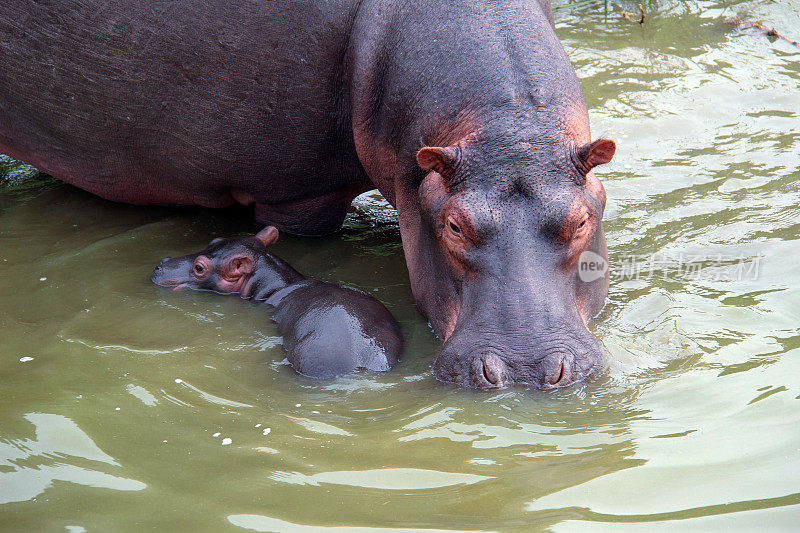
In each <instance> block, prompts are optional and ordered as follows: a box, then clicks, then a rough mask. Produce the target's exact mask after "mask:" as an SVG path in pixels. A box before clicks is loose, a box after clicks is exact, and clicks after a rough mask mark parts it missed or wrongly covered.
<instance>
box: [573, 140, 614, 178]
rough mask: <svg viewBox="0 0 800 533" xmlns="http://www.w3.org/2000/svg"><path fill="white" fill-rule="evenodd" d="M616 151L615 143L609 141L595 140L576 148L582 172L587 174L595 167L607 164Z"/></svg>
mask: <svg viewBox="0 0 800 533" xmlns="http://www.w3.org/2000/svg"><path fill="white" fill-rule="evenodd" d="M616 151H617V143H615V142H614V141H612V140H611V139H602V138H601V139H597V140H596V141H594V142H591V143H589V144H585V145H583V146H581V147H580V148H578V159H579V160H580V163H581V166H582V167H583V168H581V169H580V170H582V171H583V172H585V173H586V172H589V171H590V170H592V169H593V168H594V167H596V166H597V165H603V164H605V163H609V162H610V161H611V159H612V158H613V157H614V153H615V152H616Z"/></svg>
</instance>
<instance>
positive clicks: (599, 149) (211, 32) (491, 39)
mask: <svg viewBox="0 0 800 533" xmlns="http://www.w3.org/2000/svg"><path fill="white" fill-rule="evenodd" d="M0 72H2V73H3V74H2V75H1V76H0V152H5V153H8V154H9V155H12V156H14V157H17V158H19V159H22V160H24V161H26V162H28V163H31V164H33V165H35V166H37V167H39V168H41V169H42V170H45V171H47V172H49V173H50V174H52V175H54V176H56V177H58V178H61V179H63V180H65V181H67V182H69V183H73V184H75V185H77V186H79V187H82V188H84V189H86V190H88V191H91V192H94V193H96V194H99V195H101V196H104V197H106V198H109V199H112V200H118V201H124V202H132V203H139V204H195V205H203V206H209V207H222V206H226V205H231V204H234V203H241V204H246V205H253V206H254V209H255V216H256V218H257V219H259V220H260V221H262V222H265V223H270V224H273V225H275V226H277V227H279V228H280V229H282V230H286V231H290V232H293V233H299V234H305V235H318V234H323V233H328V232H332V231H335V230H336V229H338V228H339V226H340V224H341V223H342V220H343V218H344V216H345V213H346V210H347V207H348V205H349V204H350V202H351V200H352V199H353V198H354V196H356V195H357V194H359V193H361V192H363V191H366V190H370V189H374V188H377V189H379V190H380V192H381V193H382V194H383V195H384V196H385V197H386V199H387V200H388V201H389V202H391V203H392V205H394V206H395V207H396V209H397V212H398V216H399V224H400V232H401V235H402V239H403V248H404V251H405V256H406V262H407V264H408V269H409V273H410V278H411V288H412V291H413V293H414V297H415V299H416V301H417V304H418V306H419V308H420V310H421V311H422V312H423V313H424V314H425V315H426V316H427V317H428V319H429V320H430V323H431V325H432V326H433V328H434V330H435V331H436V333H437V334H438V335H439V337H440V338H442V339H443V340H444V341H445V343H444V346H443V349H442V351H441V353H440V354H439V355H438V357H437V359H436V361H435V362H434V373H435V375H436V377H437V378H439V379H441V380H443V381H449V382H455V383H458V384H461V385H466V386H472V387H497V386H504V385H512V384H518V385H525V386H535V387H542V388H549V387H555V386H562V385H567V384H570V383H572V382H574V381H578V380H581V379H583V378H585V377H586V376H587V375H589V374H590V373H591V372H592V371H593V370H594V369H595V368H597V367H598V366H599V363H600V360H601V354H602V352H601V349H600V346H599V343H598V342H597V340H596V339H595V338H594V337H593V336H592V335H591V333H589V331H588V330H587V328H586V321H587V320H588V319H590V318H591V317H592V316H594V315H595V314H597V313H598V312H599V310H600V309H601V308H602V307H603V305H604V302H605V297H606V294H607V291H608V275H607V273H606V274H605V275H602V273H601V275H600V276H599V277H598V276H590V277H589V278H586V279H581V277H580V275H579V265H580V264H581V261H580V258H581V254H582V253H583V252H584V251H592V252H594V253H595V254H597V256H599V257H600V259H604V258H605V257H606V255H607V253H606V244H605V237H604V235H603V230H602V224H601V221H602V216H603V209H604V206H605V192H604V189H603V186H602V185H601V183H600V181H599V180H598V179H597V177H596V176H595V175H594V173H593V172H592V168H593V167H595V166H597V165H599V164H602V163H607V162H608V161H610V160H611V158H612V156H613V154H614V151H615V145H614V143H613V142H612V141H610V140H607V139H599V140H597V141H595V142H591V138H590V135H589V122H588V116H587V111H586V104H585V101H584V98H583V93H582V91H581V88H580V84H579V83H578V80H577V77H576V76H575V72H574V70H573V68H572V66H571V65H570V63H569V60H568V58H567V56H566V54H565V52H564V50H563V47H562V46H561V44H560V43H559V41H558V39H557V38H556V35H555V33H554V30H553V21H552V13H551V10H550V6H549V3H548V2H547V0H493V1H491V2H489V1H481V2H476V1H474V0H420V1H415V2H407V1H400V0H331V1H326V2H320V1H318V0H271V1H264V2H253V1H250V0H185V1H180V2H165V1H162V0H135V1H134V0H80V1H79V0H59V1H57V2H37V1H34V0H4V1H3V5H2V7H0ZM597 256H592V257H597Z"/></svg>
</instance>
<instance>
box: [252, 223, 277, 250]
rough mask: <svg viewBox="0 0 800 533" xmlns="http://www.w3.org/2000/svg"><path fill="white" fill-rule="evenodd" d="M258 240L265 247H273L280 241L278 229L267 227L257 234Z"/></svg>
mask: <svg viewBox="0 0 800 533" xmlns="http://www.w3.org/2000/svg"><path fill="white" fill-rule="evenodd" d="M256 239H258V240H259V241H261V244H263V245H264V246H271V245H272V244H274V243H275V241H277V240H278V228H276V227H275V226H267V227H266V228H264V229H262V230H261V231H259V232H258V233H257V234H256Z"/></svg>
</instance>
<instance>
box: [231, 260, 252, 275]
mask: <svg viewBox="0 0 800 533" xmlns="http://www.w3.org/2000/svg"><path fill="white" fill-rule="evenodd" d="M252 273H253V260H252V259H250V258H249V257H248V256H246V255H237V256H236V257H234V258H233V259H231V262H230V266H229V272H228V274H229V275H230V277H234V278H236V277H239V276H245V275H249V274H252Z"/></svg>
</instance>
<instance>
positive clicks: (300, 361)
mask: <svg viewBox="0 0 800 533" xmlns="http://www.w3.org/2000/svg"><path fill="white" fill-rule="evenodd" d="M267 303H270V304H272V305H273V306H274V307H275V312H274V313H273V320H274V321H275V322H276V323H277V325H278V330H279V331H280V333H281V335H282V336H283V346H284V348H285V349H286V353H287V358H288V359H289V362H290V363H291V364H292V366H293V367H294V369H295V370H296V371H297V372H299V373H300V374H303V375H305V376H308V377H313V378H318V379H325V378H332V377H336V376H341V375H343V374H349V373H351V372H354V371H356V370H362V369H365V370H372V371H376V372H385V371H387V370H389V369H390V368H392V366H394V364H395V363H396V362H397V359H398V358H399V357H400V353H401V352H402V350H403V336H402V333H401V331H400V325H399V324H398V323H397V321H396V320H395V319H394V317H393V316H392V314H391V313H390V312H389V311H388V310H387V309H386V307H384V306H383V304H381V303H380V302H379V301H378V300H376V299H375V298H373V297H372V296H369V295H367V294H364V293H362V292H359V291H356V290H353V289H348V288H345V287H341V286H338V285H333V284H330V283H325V282H322V281H318V280H305V281H302V282H300V283H297V284H294V285H291V286H289V287H287V288H286V289H283V290H281V291H278V292H277V293H276V294H274V295H273V296H272V297H270V298H269V299H268V300H267Z"/></svg>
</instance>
